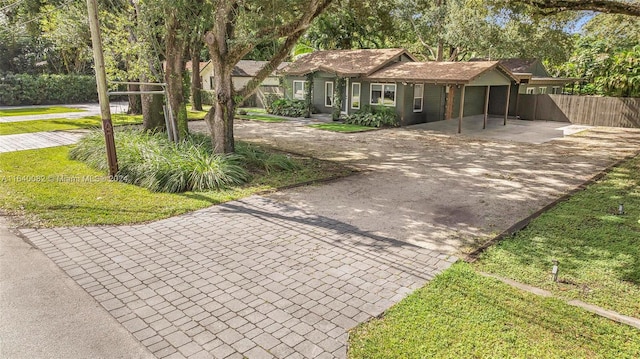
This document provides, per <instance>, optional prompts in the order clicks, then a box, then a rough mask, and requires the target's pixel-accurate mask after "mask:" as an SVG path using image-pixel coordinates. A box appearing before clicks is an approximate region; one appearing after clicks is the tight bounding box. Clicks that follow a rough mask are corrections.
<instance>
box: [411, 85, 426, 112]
mask: <svg viewBox="0 0 640 359" xmlns="http://www.w3.org/2000/svg"><path fill="white" fill-rule="evenodd" d="M423 97H424V85H422V84H420V85H415V86H413V112H422V99H423Z"/></svg>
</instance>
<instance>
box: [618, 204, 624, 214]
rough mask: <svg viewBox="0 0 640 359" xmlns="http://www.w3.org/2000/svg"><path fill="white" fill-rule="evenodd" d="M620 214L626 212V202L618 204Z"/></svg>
mask: <svg viewBox="0 0 640 359" xmlns="http://www.w3.org/2000/svg"><path fill="white" fill-rule="evenodd" d="M618 214H619V215H621V216H622V215H623V214H624V204H622V203H620V205H618Z"/></svg>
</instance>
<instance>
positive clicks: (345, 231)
mask: <svg viewBox="0 0 640 359" xmlns="http://www.w3.org/2000/svg"><path fill="white" fill-rule="evenodd" d="M21 232H22V234H23V235H24V236H26V237H27V238H28V239H29V240H31V241H32V242H33V243H34V244H35V245H36V246H38V247H39V248H40V249H41V250H42V251H43V252H44V253H45V254H47V255H48V256H49V257H50V258H51V259H52V260H53V261H54V262H56V263H57V264H58V265H59V266H60V267H61V268H62V269H63V270H65V271H66V273H67V274H68V275H69V276H71V277H72V278H74V280H76V281H77V282H78V284H79V285H81V286H82V287H83V288H85V290H87V292H89V293H90V294H91V295H92V296H93V297H94V298H95V299H96V300H97V301H98V302H100V304H101V305H102V306H103V307H104V308H105V309H107V310H108V311H110V312H111V313H112V314H113V316H114V317H115V318H116V319H117V320H118V321H120V323H122V325H123V326H124V327H125V328H127V329H128V330H129V331H131V333H132V334H133V335H134V336H136V337H138V339H139V340H141V341H142V342H143V343H146V344H145V345H147V346H148V348H149V349H150V350H151V351H152V352H153V353H154V354H155V355H156V356H158V357H171V356H175V357H181V356H187V357H190V356H191V357H194V358H200V357H208V356H209V357H213V358H234V357H239V358H241V357H243V356H244V357H247V358H271V357H274V358H286V357H307V358H316V357H327V358H329V357H339V358H345V357H346V342H347V331H348V330H349V329H351V328H352V327H353V326H355V325H357V324H358V323H359V322H362V321H365V320H368V319H370V318H371V317H372V316H376V315H379V314H381V313H382V312H383V311H384V310H386V309H387V308H388V307H389V306H391V305H393V304H394V303H396V302H398V301H399V300H400V299H402V298H403V297H405V296H406V295H407V294H408V293H410V292H411V291H412V290H414V289H416V288H418V287H420V286H422V285H423V284H424V283H425V282H426V281H428V280H429V279H431V278H433V276H435V275H436V274H437V273H439V272H440V271H441V270H443V269H444V268H446V267H447V266H448V265H449V264H451V263H453V262H454V261H455V260H456V258H454V257H446V256H442V255H440V254H439V253H435V252H432V251H429V250H426V249H423V248H419V247H415V246H412V245H409V244H406V243H402V242H398V241H395V240H392V239H388V238H381V237H378V236H376V235H373V234H368V233H362V232H360V231H359V230H358V229H357V228H354V227H351V226H350V225H348V224H345V223H341V222H338V221H335V220H332V219H329V218H324V217H319V216H315V215H313V214H310V213H306V212H304V211H302V210H300V209H298V208H296V207H292V206H290V205H287V204H283V203H281V202H277V201H275V200H272V199H268V198H264V197H260V196H253V197H249V198H246V199H244V200H240V201H234V202H229V203H226V204H222V205H218V206H214V207H211V208H207V209H204V210H200V211H196V212H193V213H189V214H185V215H182V216H178V217H174V218H169V219H166V220H161V221H157V222H153V223H149V224H143V225H134V226H119V227H84V228H50V229H23V230H22V231H21Z"/></svg>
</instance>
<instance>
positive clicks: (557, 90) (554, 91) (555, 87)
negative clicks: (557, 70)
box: [551, 86, 562, 95]
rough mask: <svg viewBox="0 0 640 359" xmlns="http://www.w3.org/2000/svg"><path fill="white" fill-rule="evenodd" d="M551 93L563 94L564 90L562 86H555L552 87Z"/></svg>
mask: <svg viewBox="0 0 640 359" xmlns="http://www.w3.org/2000/svg"><path fill="white" fill-rule="evenodd" d="M551 93H552V94H554V95H558V94H561V93H562V91H560V86H553V88H552V89H551Z"/></svg>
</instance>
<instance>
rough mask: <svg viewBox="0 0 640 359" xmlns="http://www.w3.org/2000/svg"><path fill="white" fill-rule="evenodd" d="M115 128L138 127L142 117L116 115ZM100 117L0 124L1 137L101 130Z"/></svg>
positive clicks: (112, 118) (112, 117)
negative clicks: (20, 134)
mask: <svg viewBox="0 0 640 359" xmlns="http://www.w3.org/2000/svg"><path fill="white" fill-rule="evenodd" d="M111 120H112V122H113V125H114V126H122V125H137V124H141V123H142V116H141V115H135V116H132V115H123V114H115V115H113V116H111ZM101 127H102V120H101V119H100V116H86V117H82V118H77V119H73V118H58V119H50V120H34V121H20V122H4V123H0V135H14V134H19V133H32V132H45V131H65V130H80V129H92V128H101Z"/></svg>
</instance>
